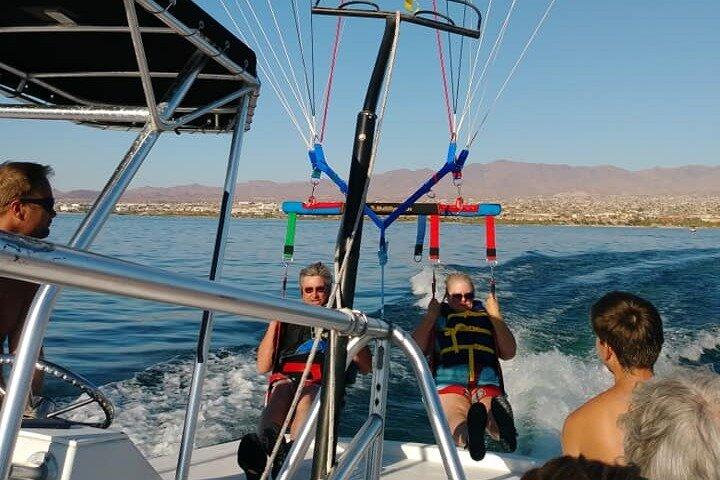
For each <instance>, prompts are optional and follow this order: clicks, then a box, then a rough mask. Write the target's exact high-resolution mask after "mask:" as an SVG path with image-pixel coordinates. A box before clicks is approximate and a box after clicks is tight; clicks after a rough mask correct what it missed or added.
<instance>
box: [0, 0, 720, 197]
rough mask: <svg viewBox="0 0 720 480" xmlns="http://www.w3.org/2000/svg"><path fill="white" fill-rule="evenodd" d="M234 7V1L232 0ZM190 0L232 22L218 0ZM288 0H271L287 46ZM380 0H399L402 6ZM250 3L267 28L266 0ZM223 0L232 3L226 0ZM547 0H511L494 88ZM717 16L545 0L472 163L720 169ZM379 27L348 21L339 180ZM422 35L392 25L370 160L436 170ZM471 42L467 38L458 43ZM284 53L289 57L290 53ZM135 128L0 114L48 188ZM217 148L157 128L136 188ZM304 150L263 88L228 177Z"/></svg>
mask: <svg viewBox="0 0 720 480" xmlns="http://www.w3.org/2000/svg"><path fill="white" fill-rule="evenodd" d="M238 2H239V3H240V4H241V5H244V0H238ZM198 3H200V4H201V5H202V6H203V7H205V8H206V9H208V10H209V11H211V12H212V13H213V14H215V16H216V17H217V18H218V19H219V20H220V21H222V22H223V23H225V24H226V25H227V26H228V28H230V29H231V30H232V31H234V27H233V26H232V23H231V21H230V19H229V18H228V16H227V14H226V13H225V11H224V10H223V8H222V6H221V4H220V2H219V1H217V0H200V1H198ZM289 3H290V2H287V1H285V0H282V1H279V0H274V1H273V4H274V5H276V8H277V10H278V14H279V15H280V21H281V23H283V26H284V27H287V31H288V32H290V34H289V35H288V37H287V41H288V42H289V43H290V44H292V45H293V47H290V48H291V49H294V48H295V47H294V45H295V44H296V40H295V38H294V34H292V24H291V23H290V19H289V17H288V13H289V6H288V5H289ZM298 3H299V4H306V1H305V0H298ZM381 3H383V5H384V6H388V7H390V6H393V7H394V6H396V5H397V6H398V7H399V6H401V5H402V3H403V2H402V1H400V0H397V1H390V0H384V2H381ZM420 3H421V5H422V4H429V3H430V2H429V1H428V0H424V1H421V2H420ZM441 3H444V2H441ZM475 3H476V4H477V5H478V6H480V7H481V9H483V10H485V9H486V7H487V0H481V1H476V2H475ZM253 4H254V5H256V8H258V13H259V14H260V15H261V17H262V19H263V21H264V22H265V25H266V27H267V28H268V29H269V30H268V31H269V33H270V31H271V30H272V24H271V23H270V18H269V16H268V15H267V11H266V9H265V8H263V6H264V5H265V2H264V1H261V0H255V1H254V2H253ZM509 4H510V1H509V0H495V1H494V2H493V8H494V9H495V12H494V13H495V14H494V15H491V18H490V20H489V21H488V29H489V30H488V37H487V38H486V46H487V45H489V43H487V42H492V41H494V39H495V36H496V35H497V25H498V22H499V21H500V15H501V14H500V12H503V14H504V12H505V11H507V8H508V5H509ZM227 5H228V6H229V7H231V9H233V11H235V10H234V9H235V3H234V1H233V0H227ZM545 6H546V1H545V0H520V1H519V2H518V6H517V7H516V12H515V14H514V16H513V17H512V19H511V23H510V26H509V29H508V32H507V35H506V38H505V42H504V43H503V46H502V50H501V51H500V53H499V56H498V60H497V62H496V63H495V64H494V65H493V66H492V68H491V70H490V73H491V75H490V76H489V81H488V92H489V93H488V95H490V96H491V97H492V96H494V94H495V92H496V91H497V88H498V86H499V83H501V82H502V80H503V79H504V76H505V75H506V74H507V72H508V71H509V69H510V67H511V66H512V63H513V62H514V61H515V59H516V58H517V55H518V53H519V51H520V49H521V48H522V46H523V44H524V42H525V40H526V39H527V38H528V36H529V35H530V33H531V31H532V29H533V27H534V26H535V23H536V22H537V20H538V19H539V17H540V16H541V14H542V12H543V10H544V8H545ZM283 10H284V11H283ZM235 13H237V12H236V11H235ZM237 18H238V19H239V16H238V17H237ZM719 19H720V2H717V1H716V0H687V1H684V2H677V1H649V0H632V1H620V0H609V1H591V0H557V3H556V4H555V7H554V9H553V11H552V12H551V14H550V16H549V18H548V20H547V22H546V24H545V25H544V27H543V29H542V30H541V31H540V34H539V36H538V37H537V38H536V40H535V43H534V44H533V45H532V46H531V48H530V50H529V52H528V54H527V57H526V58H525V60H524V61H523V62H522V63H521V65H520V67H519V69H518V70H517V72H516V74H515V76H514V77H513V79H512V81H511V83H510V84H509V85H508V88H507V90H506V92H505V94H504V95H503V97H502V98H501V99H500V101H499V103H498V104H497V107H496V108H495V109H494V111H493V112H492V113H491V115H490V117H489V119H488V123H487V124H486V127H485V128H484V129H483V131H482V133H481V135H480V137H479V139H478V140H477V141H476V143H475V144H474V146H473V149H472V152H471V156H470V161H472V162H481V163H485V162H490V161H494V160H497V159H511V160H517V161H524V162H533V163H563V164H570V165H604V164H609V165H615V166H618V167H622V168H627V169H631V170H638V169H644V168H651V167H655V166H660V167H672V166H680V165H687V164H703V165H719V164H720V132H719V131H718V130H719V129H718V125H720V87H718V83H717V81H718V78H720V55H718V51H720V33H719V32H718V29H717V23H718V20H719ZM315 22H316V23H315V26H316V42H317V43H316V46H317V50H316V57H317V65H316V75H317V83H318V85H319V87H318V96H320V93H321V88H320V87H321V86H322V84H324V81H325V76H326V74H327V59H328V57H329V48H330V43H331V39H332V38H331V37H332V29H333V28H334V22H335V20H334V19H332V18H329V17H317V18H316V19H315ZM380 34H381V23H380V22H377V21H372V20H364V19H352V20H349V21H348V22H347V24H346V30H345V33H344V37H343V42H342V48H341V53H340V58H339V60H338V67H337V76H336V88H335V91H334V96H333V103H332V105H331V109H330V120H329V121H330V126H329V127H328V131H327V134H326V141H325V149H326V152H327V154H328V157H329V160H330V162H331V163H332V164H333V165H335V166H336V167H337V169H338V171H340V172H341V173H342V174H343V175H345V172H346V164H347V163H348V160H349V155H350V151H351V148H352V134H353V130H354V122H355V116H356V114H357V111H358V110H359V108H360V107H361V104H362V100H363V96H364V91H365V88H366V86H367V81H368V78H369V74H370V69H371V66H372V63H373V61H374V58H375V54H376V49H377V45H378V42H379V38H380ZM305 38H306V39H307V37H305ZM443 38H444V41H447V39H446V37H443ZM434 42H435V37H434V33H433V32H431V31H430V30H428V29H423V28H421V27H418V26H414V25H404V26H403V28H402V30H401V37H400V46H399V53H398V59H397V66H396V68H395V75H394V78H393V85H392V91H391V97H390V102H389V110H388V114H387V116H386V119H385V127H384V130H383V138H382V143H381V147H380V156H379V157H378V163H377V166H376V170H377V171H380V172H382V171H387V170H392V169H397V168H412V169H415V168H424V167H427V168H435V167H437V166H439V164H440V163H441V162H442V161H443V157H444V152H445V150H446V148H447V143H448V127H447V120H446V117H445V110H444V108H445V107H444V102H443V98H442V93H441V92H442V90H441V83H440V73H439V67H438V61H437V50H436V47H435V43H434ZM472 44H473V42H471V43H470V44H466V47H465V49H466V50H465V51H466V52H468V51H470V50H469V49H468V48H467V45H472ZM487 51H488V49H487V48H485V49H484V52H485V53H487ZM455 52H457V43H456V44H455ZM291 53H293V58H294V59H295V60H297V61H298V62H299V56H297V55H294V50H292V52H291ZM456 65H457V61H456ZM465 65H467V63H465ZM298 74H300V70H298ZM462 78H463V79H464V80H465V79H466V78H467V76H465V75H464V76H463V77H462ZM318 103H319V102H318ZM133 137H134V135H133V134H132V133H127V132H107V131H99V130H95V129H92V128H87V127H81V126H75V125H72V124H64V123H51V122H48V123H44V124H43V123H42V122H32V121H9V120H0V143H1V144H2V145H3V152H2V154H1V156H2V158H3V159H27V160H33V161H38V162H42V163H49V164H52V165H53V166H54V167H55V169H56V176H55V185H56V187H58V188H60V189H63V190H67V189H72V188H93V189H99V188H101V187H102V185H103V183H104V180H105V179H106V178H107V176H108V175H109V174H110V173H111V172H112V170H113V169H114V168H115V166H116V164H117V162H118V161H119V159H120V157H121V156H122V154H123V153H124V152H125V150H126V149H127V147H128V146H129V144H130V143H131V141H132V138H133ZM228 143H229V137H228V136H225V135H221V136H218V135H207V136H200V135H192V136H191V135H183V136H180V137H178V136H176V135H171V134H167V135H165V136H164V138H163V137H161V139H160V141H159V142H158V145H157V146H156V147H155V150H154V151H153V152H152V153H151V155H150V157H149V158H148V159H147V160H146V163H145V165H144V166H143V169H142V170H141V171H140V173H139V174H138V177H137V179H136V180H135V182H134V184H133V186H142V185H154V186H169V185H181V184H187V183H201V184H206V185H220V184H222V177H223V175H224V169H225V161H226V154H227V149H228ZM305 150H306V149H305V146H304V145H303V144H302V142H301V141H300V140H299V137H298V135H297V133H296V132H295V130H294V128H293V127H292V124H291V123H290V121H289V120H288V119H287V117H286V116H285V114H284V112H283V111H282V109H281V108H280V106H279V104H278V102H277V100H276V98H275V96H274V93H273V92H272V89H271V88H270V87H269V85H265V87H264V90H263V92H262V95H261V98H260V103H259V106H258V109H257V111H256V116H255V122H254V124H253V128H252V130H251V131H250V132H249V134H248V135H247V136H246V140H245V147H244V156H243V160H242V166H241V169H240V180H241V181H244V180H253V179H270V180H277V181H286V180H299V179H304V178H307V176H308V175H309V168H308V162H307V155H306V152H305Z"/></svg>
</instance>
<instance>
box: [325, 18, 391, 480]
mask: <svg viewBox="0 0 720 480" xmlns="http://www.w3.org/2000/svg"><path fill="white" fill-rule="evenodd" d="M395 30H396V23H395V14H392V16H388V17H387V19H386V21H385V32H384V34H383V38H382V42H381V43H380V48H379V50H378V55H377V59H376V60H375V67H374V69H373V72H372V76H371V77H370V83H369V85H368V89H367V94H366V96H365V103H364V105H363V110H362V111H361V112H360V113H359V114H358V118H357V124H356V127H355V141H354V145H353V153H352V159H351V161H352V163H351V165H350V177H349V179H348V193H347V198H346V203H345V205H346V208H345V213H344V215H343V220H342V225H341V227H340V231H339V233H338V239H337V246H336V250H335V251H336V256H335V262H336V265H338V263H339V262H342V261H343V259H344V258H345V252H346V250H347V247H348V244H349V243H350V241H352V240H353V239H354V240H355V241H353V242H352V247H351V248H350V253H349V255H348V258H347V264H346V265H345V266H344V271H343V275H342V276H341V278H339V279H338V281H339V283H340V292H341V300H342V306H344V307H348V308H352V306H353V302H354V299H355V280H356V278H357V264H358V260H359V258H360V239H361V237H362V222H363V206H364V203H365V194H366V192H367V188H366V187H367V182H368V170H369V167H370V160H371V157H372V151H373V141H374V139H375V122H376V120H377V115H376V113H375V111H376V109H377V103H378V99H379V97H380V90H381V89H382V84H383V80H384V78H385V73H386V70H387V65H388V60H389V58H390V52H391V50H392V43H393V38H394V37H395ZM330 333H331V334H330V342H329V343H330V345H329V348H328V355H327V357H326V358H325V363H324V365H323V377H322V378H323V389H322V403H321V408H320V418H319V420H318V429H317V434H316V437H315V458H314V462H313V470H312V478H313V479H314V480H319V479H321V478H324V477H326V476H327V474H328V473H329V472H330V470H331V468H332V466H333V465H334V464H335V447H336V439H337V433H336V430H337V423H338V413H339V411H340V409H341V406H342V401H343V397H344V394H345V369H344V366H345V362H346V355H347V350H346V345H347V343H346V342H347V339H345V338H340V336H339V335H338V334H337V333H336V332H330ZM330 386H333V387H334V388H329V387H330Z"/></svg>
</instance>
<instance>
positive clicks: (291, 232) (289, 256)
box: [283, 213, 297, 262]
mask: <svg viewBox="0 0 720 480" xmlns="http://www.w3.org/2000/svg"><path fill="white" fill-rule="evenodd" d="M296 224H297V213H288V223H287V230H285V247H284V248H283V261H284V262H292V261H293V257H294V255H295V225H296Z"/></svg>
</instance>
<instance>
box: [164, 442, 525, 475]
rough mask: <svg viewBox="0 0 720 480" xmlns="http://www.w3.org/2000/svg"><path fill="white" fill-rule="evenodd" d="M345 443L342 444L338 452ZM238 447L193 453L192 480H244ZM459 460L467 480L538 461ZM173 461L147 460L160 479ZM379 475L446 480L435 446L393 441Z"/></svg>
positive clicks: (504, 457)
mask: <svg viewBox="0 0 720 480" xmlns="http://www.w3.org/2000/svg"><path fill="white" fill-rule="evenodd" d="M346 444H347V443H341V444H340V448H339V450H342V447H343V446H344V445H346ZM237 446H238V442H228V443H223V444H220V445H214V446H212V447H206V448H201V449H198V450H195V452H194V453H193V461H192V467H191V469H190V478H191V480H241V479H244V478H245V475H244V474H243V473H242V471H241V470H240V469H239V468H238V466H237V463H236V461H235V457H236V454H237ZM460 459H461V461H462V463H463V466H464V468H465V473H466V475H467V478H468V479H474V480H519V479H520V477H521V476H522V474H523V473H524V472H525V471H526V470H528V469H530V468H532V467H533V466H536V465H537V464H538V461H537V460H534V459H531V458H529V457H522V456H519V455H511V454H494V453H488V454H487V456H486V457H485V459H483V460H482V461H481V462H475V461H473V460H472V459H471V458H470V455H469V454H468V452H466V451H462V450H461V451H460ZM176 462H177V457H176V456H174V455H172V456H167V457H158V458H155V459H152V460H150V463H151V465H152V466H153V467H154V468H155V470H156V471H157V472H158V473H159V474H160V476H161V477H162V478H163V480H171V479H174V478H175V466H176ZM311 464H312V462H311V456H310V455H308V456H307V457H306V459H305V461H304V462H303V465H302V467H301V468H300V470H299V471H298V473H297V474H296V475H295V478H298V479H304V478H309V477H310V469H311ZM362 464H363V463H362V462H361V463H360V465H362ZM381 476H382V478H384V479H388V480H389V479H406V478H411V479H412V480H425V479H439V478H446V475H445V470H444V468H443V464H442V459H441V457H440V452H439V450H438V448H437V446H435V445H426V444H421V443H402V442H392V441H386V442H385V447H384V455H383V472H382V475H381ZM358 478H360V477H359V476H358ZM363 478H364V477H363Z"/></svg>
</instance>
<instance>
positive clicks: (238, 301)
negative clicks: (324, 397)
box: [0, 233, 465, 480]
mask: <svg viewBox="0 0 720 480" xmlns="http://www.w3.org/2000/svg"><path fill="white" fill-rule="evenodd" d="M0 275H3V276H7V277H10V278H15V279H18V280H25V281H30V282H42V283H49V284H55V285H62V286H71V287H77V288H82V289H86V290H91V291H95V292H102V293H109V294H115V295H123V296H129V297H133V298H140V299H145V300H153V301H158V302H163V303H171V304H174V305H182V306H187V307H195V308H199V309H203V310H208V311H219V312H226V313H233V314H237V315H241V316H244V317H250V318H253V319H257V320H260V321H265V322H270V321H273V320H279V321H281V322H286V323H293V324H296V325H304V326H312V327H320V328H324V329H328V330H330V329H332V330H335V331H337V332H340V333H342V334H346V335H352V336H355V337H359V338H358V339H359V341H357V342H355V343H353V345H352V347H351V351H350V354H349V358H352V354H353V352H357V351H358V349H359V348H362V346H363V345H365V344H366V343H367V342H368V341H373V340H375V341H377V342H378V345H377V347H376V354H375V358H374V362H373V363H374V367H375V368H376V370H375V372H374V374H373V390H378V391H382V396H383V399H378V398H377V395H373V396H371V404H372V405H375V407H377V406H378V405H379V404H380V403H384V396H385V395H386V394H387V383H388V380H387V379H388V375H387V362H388V361H389V346H390V342H392V344H394V345H396V346H398V347H399V348H400V349H401V350H402V351H403V352H404V354H405V356H406V357H407V358H408V359H409V360H410V363H411V365H412V367H413V371H414V373H415V377H416V379H417V381H418V385H420V389H421V393H422V395H423V403H424V405H425V408H426V411H427V414H428V417H429V419H430V424H431V427H432V430H433V433H434V435H435V439H436V441H437V443H438V445H439V447H440V452H441V456H442V459H443V463H444V466H445V470H446V473H447V476H448V478H451V479H454V480H455V479H457V480H459V479H464V478H465V475H464V472H463V470H462V465H461V463H460V457H459V455H458V453H457V449H456V448H455V445H454V442H453V438H452V435H451V434H450V431H449V429H448V426H447V419H446V417H445V414H444V413H443V411H442V408H441V406H440V399H439V397H438V395H437V392H436V390H435V382H434V380H433V378H432V375H431V373H430V370H429V368H428V365H427V362H426V361H425V358H424V356H423V354H422V352H421V351H420V349H419V347H418V346H417V344H416V343H415V342H414V341H413V340H412V338H411V337H410V336H409V335H408V334H407V333H406V332H404V331H403V330H402V329H400V328H398V327H395V326H392V327H391V326H389V325H388V324H387V323H385V322H383V321H381V320H378V319H374V318H370V317H367V316H365V315H363V314H362V313H360V312H357V311H350V310H332V309H327V308H321V307H316V306H312V305H307V304H305V303H302V302H300V301H295V300H283V299H279V298H276V297H272V296H269V295H265V294H261V293H257V292H252V291H249V290H245V289H242V288H238V287H235V286H231V285H226V284H222V283H218V282H212V281H209V280H202V279H195V278H190V277H186V276H182V275H178V274H175V273H172V272H168V271H165V270H162V269H159V268H154V267H148V266H143V265H138V264H135V263H131V262H126V261H123V260H118V259H115V258H111V257H106V256H101V255H98V254H94V253H89V252H85V251H82V250H78V249H73V248H70V247H64V246H60V245H55V244H52V243H48V242H43V241H40V240H36V239H31V238H28V237H23V236H19V235H12V234H7V233H0ZM11 382H12V379H11ZM376 382H377V385H376V384H375V383H376ZM10 388H12V386H10ZM26 393H27V392H26ZM376 399H377V400H378V401H377V402H376V401H375V400H376ZM317 410H318V409H317V408H316V407H315V408H313V411H312V415H311V416H310V418H309V419H308V421H307V422H306V425H305V426H304V427H303V431H302V432H301V433H300V435H299V438H298V440H297V441H296V442H295V446H294V448H293V451H291V452H290V455H289V456H288V460H287V461H286V465H285V466H284V468H283V472H281V476H280V478H283V479H287V478H290V475H289V474H291V473H292V472H293V471H294V469H296V468H297V464H298V462H300V461H301V460H302V458H303V457H304V454H305V451H304V450H303V449H307V446H308V445H309V443H310V441H309V440H311V437H312V435H311V433H310V432H311V431H312V428H313V421H314V419H315V418H316V416H317ZM21 413H22V412H20V414H21ZM381 413H384V406H383V407H382V410H381V411H380V412H378V410H377V408H373V407H372V406H371V409H370V413H369V417H368V422H367V423H366V425H365V428H363V429H362V430H361V432H360V433H362V437H361V438H358V439H356V440H355V441H354V443H352V448H350V449H349V450H348V451H347V452H346V454H345V455H349V456H348V457H347V458H346V459H343V458H341V459H340V463H339V464H338V465H339V467H338V468H339V469H336V470H335V471H333V473H332V477H333V478H338V479H339V478H347V474H349V472H350V471H351V470H353V469H352V468H349V467H350V466H353V467H354V466H356V465H358V462H359V461H360V460H362V457H363V456H367V457H368V461H367V463H366V465H367V466H368V467H369V468H368V472H372V473H369V474H368V475H369V476H368V478H378V476H379V468H377V466H379V465H380V461H381V456H382V449H381V448H380V449H377V442H380V443H382V437H383V431H384V419H383V416H382V415H381ZM18 421H19V419H18ZM2 433H3V435H12V434H13V432H12V431H10V432H2ZM303 439H307V440H308V441H303ZM5 440H6V441H7V440H8V439H5ZM12 441H13V443H14V441H15V438H13V439H12ZM10 458H12V456H11V455H10V456H8V458H5V459H3V458H0V462H9V461H10V460H9V459H10ZM373 465H375V467H373Z"/></svg>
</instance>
